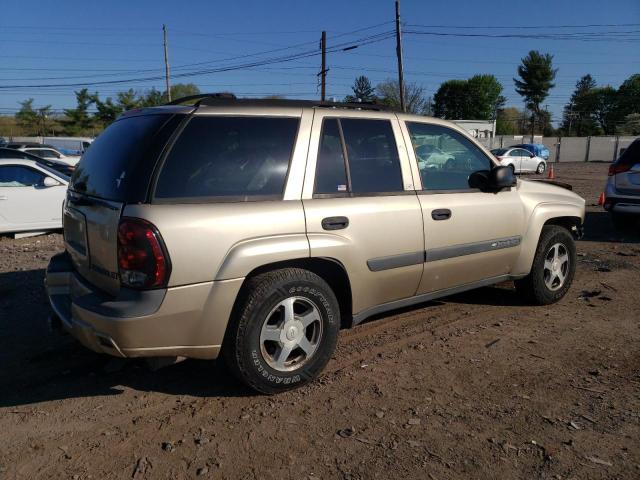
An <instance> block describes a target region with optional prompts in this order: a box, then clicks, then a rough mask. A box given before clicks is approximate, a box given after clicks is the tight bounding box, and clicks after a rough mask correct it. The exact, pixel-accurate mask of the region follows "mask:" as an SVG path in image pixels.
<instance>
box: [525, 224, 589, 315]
mask: <svg viewBox="0 0 640 480" xmlns="http://www.w3.org/2000/svg"><path fill="white" fill-rule="evenodd" d="M575 271H576V245H575V242H574V240H573V237H572V236H571V233H569V231H568V230H567V229H566V228H563V227H559V226H557V225H547V226H545V227H543V228H542V233H541V235H540V240H539V241H538V247H537V249H536V253H535V256H534V258H533V265H532V267H531V272H530V273H529V275H527V276H526V277H524V278H523V279H521V280H516V281H515V285H516V290H517V291H518V293H519V294H520V295H522V296H523V297H524V298H525V299H526V300H527V301H530V302H532V303H535V304H537V305H549V304H551V303H555V302H557V301H558V300H560V299H561V298H562V297H564V296H565V294H566V293H567V291H568V290H569V287H570V286H571V282H573V276H574V275H575Z"/></svg>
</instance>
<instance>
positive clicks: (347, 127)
mask: <svg viewBox="0 0 640 480" xmlns="http://www.w3.org/2000/svg"><path fill="white" fill-rule="evenodd" d="M340 124H341V125H342V132H343V134H344V141H345V143H346V147H347V157H348V160H349V173H350V176H351V190H352V192H353V193H384V192H398V191H402V190H403V186H402V172H401V170H400V159H399V158H398V147H397V146H396V141H395V137H394V135H393V130H392V128H391V123H390V122H389V121H388V120H362V119H350V118H342V119H340Z"/></svg>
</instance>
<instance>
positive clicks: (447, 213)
mask: <svg viewBox="0 0 640 480" xmlns="http://www.w3.org/2000/svg"><path fill="white" fill-rule="evenodd" d="M431 218H433V219H434V220H449V219H450V218H451V210H449V209H448V208H438V209H436V210H431Z"/></svg>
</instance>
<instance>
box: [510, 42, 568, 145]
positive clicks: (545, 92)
mask: <svg viewBox="0 0 640 480" xmlns="http://www.w3.org/2000/svg"><path fill="white" fill-rule="evenodd" d="M557 72H558V69H554V68H553V56H552V55H549V54H548V53H546V54H542V53H540V52H538V51H536V50H531V51H530V52H529V54H528V55H527V56H526V57H524V58H523V59H522V64H521V65H520V66H518V75H519V77H520V79H517V78H514V79H513V82H514V83H515V86H516V92H518V94H519V95H520V96H521V97H522V98H523V99H524V101H525V105H526V107H527V108H528V109H529V111H530V112H531V136H533V134H534V132H535V125H536V119H537V118H540V115H541V112H542V109H541V108H540V106H541V104H542V102H544V100H545V99H546V98H547V96H549V90H551V89H552V88H553V87H555V84H554V83H553V80H554V79H555V78H556V73H557Z"/></svg>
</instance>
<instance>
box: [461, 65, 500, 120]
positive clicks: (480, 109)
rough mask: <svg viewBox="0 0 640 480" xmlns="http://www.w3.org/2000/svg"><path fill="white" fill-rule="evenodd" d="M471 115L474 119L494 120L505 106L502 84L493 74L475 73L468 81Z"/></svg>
mask: <svg viewBox="0 0 640 480" xmlns="http://www.w3.org/2000/svg"><path fill="white" fill-rule="evenodd" d="M467 89H468V95H469V102H468V103H469V105H470V108H469V110H470V112H469V113H470V115H469V117H468V118H470V119H474V120H493V119H495V118H496V116H497V112H498V110H499V109H500V108H502V107H503V106H504V103H505V98H504V97H503V96H502V84H501V83H500V82H499V81H498V79H497V78H496V77H495V76H493V75H486V74H485V75H474V76H473V77H471V78H470V79H469V80H468V81H467Z"/></svg>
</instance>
